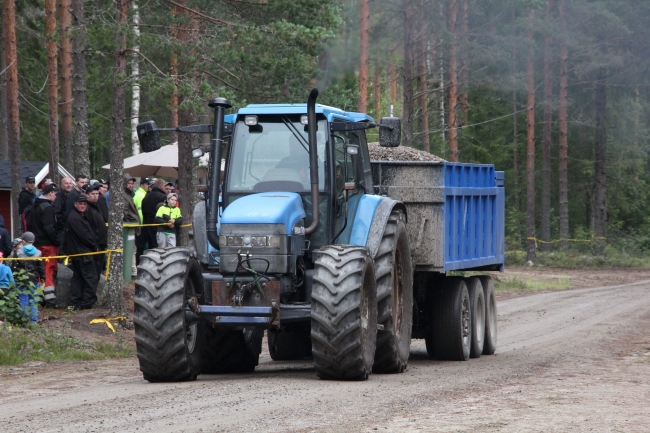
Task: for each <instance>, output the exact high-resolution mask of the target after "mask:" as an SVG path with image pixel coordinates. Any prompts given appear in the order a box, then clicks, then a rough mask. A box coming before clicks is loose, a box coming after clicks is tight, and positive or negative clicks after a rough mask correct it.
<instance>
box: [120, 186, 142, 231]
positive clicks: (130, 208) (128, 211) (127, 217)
mask: <svg viewBox="0 0 650 433" xmlns="http://www.w3.org/2000/svg"><path fill="white" fill-rule="evenodd" d="M123 196H124V216H123V218H122V221H124V222H125V223H131V224H140V215H139V214H138V210H137V209H136V208H135V203H133V191H131V190H130V189H128V188H124V193H123ZM135 234H136V235H139V234H140V227H136V228H135Z"/></svg>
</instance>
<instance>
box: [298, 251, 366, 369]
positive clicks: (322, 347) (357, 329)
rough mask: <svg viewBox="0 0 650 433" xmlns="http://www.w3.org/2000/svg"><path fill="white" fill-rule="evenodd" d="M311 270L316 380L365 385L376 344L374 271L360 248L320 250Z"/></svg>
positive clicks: (313, 352)
mask: <svg viewBox="0 0 650 433" xmlns="http://www.w3.org/2000/svg"><path fill="white" fill-rule="evenodd" d="M316 256H317V259H316V262H315V264H314V271H315V272H314V282H313V287H312V297H311V341H312V355H313V357H314V367H315V368H316V373H317V374H318V376H319V377H320V378H321V379H334V380H366V379H368V376H369V375H370V372H371V370H372V364H373V361H374V357H375V349H376V343H377V309H376V305H377V292H376V285H375V272H374V265H373V262H372V259H371V258H370V255H369V253H368V250H367V249H366V248H365V247H359V246H351V245H330V246H324V247H322V248H320V249H319V250H318V251H317V253H316Z"/></svg>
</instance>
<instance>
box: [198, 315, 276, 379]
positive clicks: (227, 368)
mask: <svg viewBox="0 0 650 433" xmlns="http://www.w3.org/2000/svg"><path fill="white" fill-rule="evenodd" d="M260 335H261V336H263V335H264V331H263V330H261V329H260V330H257V329H255V330H248V329H245V330H243V331H242V330H231V329H220V328H213V327H212V326H211V325H206V327H205V333H204V336H205V337H204V344H203V351H202V356H201V373H203V374H234V373H250V372H252V371H253V370H255V367H256V366H257V364H258V363H259V357H260V352H261V349H262V340H261V338H260ZM257 346H259V348H258V347H257Z"/></svg>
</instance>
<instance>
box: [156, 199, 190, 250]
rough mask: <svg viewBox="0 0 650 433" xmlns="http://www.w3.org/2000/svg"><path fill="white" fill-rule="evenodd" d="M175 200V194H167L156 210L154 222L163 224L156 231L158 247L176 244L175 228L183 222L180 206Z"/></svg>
mask: <svg viewBox="0 0 650 433" xmlns="http://www.w3.org/2000/svg"><path fill="white" fill-rule="evenodd" d="M177 202H178V196H177V195H176V194H174V193H171V194H167V200H166V201H165V204H163V205H162V206H160V207H159V208H158V211H156V220H155V221H156V223H157V224H164V225H161V226H158V233H156V240H157V241H158V247H159V248H169V247H175V246H176V230H177V229H178V227H180V225H181V224H183V216H182V215H181V210H180V208H179V207H178V206H176V203H177Z"/></svg>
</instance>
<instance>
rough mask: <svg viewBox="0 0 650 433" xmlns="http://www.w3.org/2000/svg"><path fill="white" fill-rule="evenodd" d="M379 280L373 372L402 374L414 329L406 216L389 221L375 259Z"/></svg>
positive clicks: (393, 217)
mask: <svg viewBox="0 0 650 433" xmlns="http://www.w3.org/2000/svg"><path fill="white" fill-rule="evenodd" d="M375 275H376V278H377V323H378V324H380V325H383V328H384V329H383V330H382V329H380V330H379V331H378V332H377V351H376V352H375V364H374V365H373V367H372V371H373V373H401V372H403V371H404V370H405V369H406V364H407V362H408V358H409V352H410V349H411V329H412V327H413V266H412V263H411V253H410V250H409V238H408V233H407V232H406V224H405V222H404V214H403V213H402V212H394V213H393V214H392V215H391V216H390V218H389V219H388V224H387V225H386V229H385V231H384V236H383V238H382V240H381V244H380V245H379V249H378V250H377V255H376V256H375Z"/></svg>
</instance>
